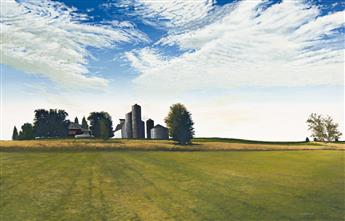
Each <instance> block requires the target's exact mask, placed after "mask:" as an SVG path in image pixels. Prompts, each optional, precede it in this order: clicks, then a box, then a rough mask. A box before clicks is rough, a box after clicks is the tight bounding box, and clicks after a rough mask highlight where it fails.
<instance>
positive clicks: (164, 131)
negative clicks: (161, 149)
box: [151, 124, 169, 140]
mask: <svg viewBox="0 0 345 221" xmlns="http://www.w3.org/2000/svg"><path fill="white" fill-rule="evenodd" d="M151 139H156V140H168V139H169V131H168V128H166V127H163V126H162V125H160V124H157V125H156V126H155V127H154V128H152V129H151Z"/></svg>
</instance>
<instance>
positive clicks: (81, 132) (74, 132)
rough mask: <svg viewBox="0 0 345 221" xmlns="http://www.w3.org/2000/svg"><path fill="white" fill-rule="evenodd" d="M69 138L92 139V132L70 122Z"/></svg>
mask: <svg viewBox="0 0 345 221" xmlns="http://www.w3.org/2000/svg"><path fill="white" fill-rule="evenodd" d="M68 136H71V137H78V136H82V137H91V131H90V130H89V129H86V128H83V127H82V126H81V125H80V124H77V123H74V122H70V123H69V125H68Z"/></svg>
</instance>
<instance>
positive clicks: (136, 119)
mask: <svg viewBox="0 0 345 221" xmlns="http://www.w3.org/2000/svg"><path fill="white" fill-rule="evenodd" d="M155 128H156V129H155ZM154 129H155V130H154ZM120 130H121V137H122V138H127V139H145V122H144V121H142V118H141V107H140V106H139V105H138V104H135V105H133V106H132V111H131V112H129V113H127V114H126V115H125V119H120V122H119V124H118V125H117V126H116V128H115V132H116V131H120ZM152 131H154V132H153V133H152ZM152 135H154V137H155V138H153V137H152ZM146 138H147V139H151V138H152V139H169V135H168V129H167V128H166V127H163V126H162V125H159V124H158V125H157V126H156V127H154V121H153V120H152V119H148V120H147V121H146Z"/></svg>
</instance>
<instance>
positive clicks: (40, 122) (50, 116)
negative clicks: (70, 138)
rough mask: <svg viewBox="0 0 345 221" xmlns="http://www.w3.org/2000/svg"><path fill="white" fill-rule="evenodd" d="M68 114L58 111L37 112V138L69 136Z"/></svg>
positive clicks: (35, 122)
mask: <svg viewBox="0 0 345 221" xmlns="http://www.w3.org/2000/svg"><path fill="white" fill-rule="evenodd" d="M67 116H68V113H67V112H66V111H64V110H57V109H50V110H49V111H48V110H45V109H38V110H35V118H34V131H35V136H37V137H66V136H67V135H68V125H69V121H68V120H66V117H67Z"/></svg>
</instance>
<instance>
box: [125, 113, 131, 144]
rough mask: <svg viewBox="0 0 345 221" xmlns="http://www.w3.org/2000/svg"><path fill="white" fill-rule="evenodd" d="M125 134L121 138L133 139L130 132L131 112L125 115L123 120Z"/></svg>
mask: <svg viewBox="0 0 345 221" xmlns="http://www.w3.org/2000/svg"><path fill="white" fill-rule="evenodd" d="M124 126H125V128H124V129H125V133H124V137H123V138H133V131H132V112H129V113H127V114H126V120H125V125H124Z"/></svg>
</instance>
